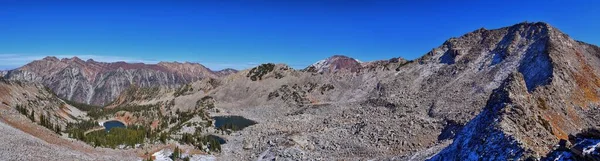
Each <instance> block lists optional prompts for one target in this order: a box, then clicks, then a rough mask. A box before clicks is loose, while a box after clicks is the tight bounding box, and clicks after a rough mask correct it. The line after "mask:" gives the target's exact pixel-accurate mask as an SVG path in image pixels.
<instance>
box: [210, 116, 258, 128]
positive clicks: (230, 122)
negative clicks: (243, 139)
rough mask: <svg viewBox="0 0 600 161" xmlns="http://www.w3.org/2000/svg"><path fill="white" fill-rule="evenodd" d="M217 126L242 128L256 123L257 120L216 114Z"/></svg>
mask: <svg viewBox="0 0 600 161" xmlns="http://www.w3.org/2000/svg"><path fill="white" fill-rule="evenodd" d="M213 119H215V127H216V128H217V129H231V130H234V131H236V130H242V129H244V128H246V127H248V126H252V125H254V124H256V121H252V120H250V119H247V118H244V117H242V116H216V117H213Z"/></svg>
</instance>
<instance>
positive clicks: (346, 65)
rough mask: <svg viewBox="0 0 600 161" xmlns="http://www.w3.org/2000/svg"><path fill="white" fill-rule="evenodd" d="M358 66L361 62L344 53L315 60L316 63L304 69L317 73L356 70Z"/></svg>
mask: <svg viewBox="0 0 600 161" xmlns="http://www.w3.org/2000/svg"><path fill="white" fill-rule="evenodd" d="M360 67H361V62H360V61H359V60H357V59H354V58H350V57H347V56H344V55H333V56H331V57H329V58H327V59H324V60H320V61H317V62H316V63H314V64H312V65H310V66H308V67H306V69H305V70H307V71H309V72H318V73H333V72H337V71H340V70H349V71H351V72H357V71H358V70H359V69H360Z"/></svg>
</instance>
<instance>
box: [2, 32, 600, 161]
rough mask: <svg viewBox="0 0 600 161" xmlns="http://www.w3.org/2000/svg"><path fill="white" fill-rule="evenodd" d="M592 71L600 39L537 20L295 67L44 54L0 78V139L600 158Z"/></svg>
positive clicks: (266, 152) (138, 151)
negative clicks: (432, 44)
mask: <svg viewBox="0 0 600 161" xmlns="http://www.w3.org/2000/svg"><path fill="white" fill-rule="evenodd" d="M599 71H600V48H599V47H597V46H595V45H591V44H587V43H584V42H581V41H577V40H573V39H572V38H571V37H569V36H568V35H567V34H565V33H563V32H561V31H560V30H559V29H557V28H555V27H553V26H551V25H549V24H547V23H543V22H537V23H527V22H525V23H519V24H515V25H513V26H508V27H503V28H499V29H491V30H490V29H484V28H481V29H477V30H474V31H472V32H470V33H467V34H464V35H462V36H460V37H455V38H450V39H448V40H447V41H445V42H443V43H442V45H440V46H439V47H436V48H434V49H432V50H431V51H429V52H426V54H424V55H423V56H422V57H420V58H417V59H414V60H406V59H403V58H400V57H398V58H390V59H387V60H379V61H371V62H361V61H358V60H356V59H354V58H350V57H347V56H342V55H335V56H332V57H330V58H327V59H325V60H321V61H318V62H317V63H315V64H312V65H310V66H308V67H307V68H305V69H301V70H296V69H293V68H291V67H289V66H287V65H285V64H275V63H265V64H261V65H258V66H256V67H253V68H250V69H246V70H242V71H237V70H233V69H226V70H222V71H211V70H209V69H207V68H205V67H204V66H202V65H200V64H194V63H158V64H140V63H138V64H131V63H124V62H115V63H102V62H96V61H94V60H87V61H83V60H80V59H78V58H76V57H75V58H71V59H62V60H59V59H57V58H54V57H47V58H44V59H43V60H37V61H34V62H31V63H29V64H27V65H25V66H23V67H21V68H18V69H15V70H10V71H8V72H7V73H6V74H5V76H4V78H2V79H1V80H2V82H1V84H0V99H2V101H3V102H2V103H3V104H2V105H0V107H1V108H0V110H3V111H4V112H2V114H1V115H0V117H2V119H3V120H7V121H6V122H8V123H10V124H11V126H12V127H10V126H5V123H2V124H0V128H2V129H6V130H7V131H8V132H10V133H11V134H13V133H14V134H19V136H16V135H10V136H7V135H3V137H0V140H3V139H4V140H11V139H12V138H9V137H14V138H18V139H24V140H28V142H31V143H32V144H31V145H30V144H27V145H22V146H20V147H18V148H19V149H28V148H36V149H42V150H40V151H38V152H37V153H36V152H33V153H34V155H32V156H31V157H30V159H34V160H35V159H38V158H56V160H60V158H67V157H70V156H74V157H76V158H82V159H81V160H113V159H115V158H113V157H114V156H120V157H123V158H137V159H157V160H160V159H165V160H168V159H175V160H178V159H181V160H183V159H184V158H185V159H191V160H435V161H437V160H599V159H600V155H599V154H600V132H598V131H599V130H600V119H598V118H600V107H599V105H600V90H599V89H600V77H599V76H598V75H599V74H600V72H599ZM45 87H47V88H45ZM54 93H55V94H54ZM32 111H33V112H32ZM32 113H33V114H32ZM40 115H43V116H44V117H43V119H38V117H40ZM28 118H33V119H28ZM48 118H49V119H48ZM19 120H20V121H19ZM23 120H25V121H23ZM106 121H118V122H121V123H123V124H124V125H125V126H127V127H126V128H122V129H119V128H117V130H110V132H107V131H104V130H103V127H102V125H103V124H102V123H104V122H106ZM42 122H43V123H42ZM37 124H40V125H42V124H43V125H45V126H40V125H37ZM50 125H51V126H50ZM44 127H46V128H44ZM48 127H50V128H48ZM32 129H33V130H32ZM40 130H41V131H45V132H48V133H52V135H49V136H40V135H37V133H38V132H39V131H40ZM22 133H26V134H22ZM118 134H119V135H125V136H127V139H120V138H119V137H114V136H115V135H118ZM44 140H46V142H48V143H50V144H47V143H45V142H43V141H44ZM67 140H68V141H67ZM66 142H69V143H68V144H66ZM53 143H56V144H53ZM63 143H65V144H63ZM12 144H14V143H12V142H11V143H10V144H9V145H4V144H3V145H2V146H4V148H2V147H0V149H10V148H7V147H8V146H10V145H12ZM34 145H43V146H42V147H35V146H34ZM93 147H96V148H93ZM48 149H66V150H68V151H69V153H68V155H67V154H61V155H54V152H51V151H49V150H48ZM0 151H3V150H0ZM4 153H6V152H0V154H4ZM21 157H23V158H27V156H15V155H14V154H11V155H0V160H2V159H8V160H11V159H14V158H21ZM51 160H52V159H51Z"/></svg>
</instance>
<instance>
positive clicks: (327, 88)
mask: <svg viewBox="0 0 600 161" xmlns="http://www.w3.org/2000/svg"><path fill="white" fill-rule="evenodd" d="M333 89H335V87H334V86H333V85H331V84H324V85H323V86H321V94H325V92H327V91H330V90H333Z"/></svg>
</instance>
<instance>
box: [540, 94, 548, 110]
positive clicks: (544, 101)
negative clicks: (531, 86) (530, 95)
mask: <svg viewBox="0 0 600 161" xmlns="http://www.w3.org/2000/svg"><path fill="white" fill-rule="evenodd" d="M537 103H538V107H539V108H541V109H543V110H547V109H548V108H549V107H548V105H547V104H546V100H544V99H543V98H542V97H538V99H537Z"/></svg>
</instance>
